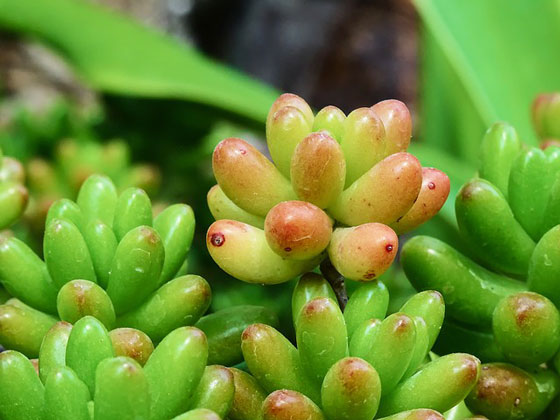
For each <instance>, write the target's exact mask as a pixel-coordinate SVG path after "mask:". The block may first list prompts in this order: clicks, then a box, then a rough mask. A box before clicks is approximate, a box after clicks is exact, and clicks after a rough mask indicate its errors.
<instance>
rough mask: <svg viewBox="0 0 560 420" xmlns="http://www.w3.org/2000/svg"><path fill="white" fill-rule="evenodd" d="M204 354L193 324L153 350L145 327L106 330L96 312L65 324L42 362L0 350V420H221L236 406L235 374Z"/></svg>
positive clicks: (49, 341)
mask: <svg viewBox="0 0 560 420" xmlns="http://www.w3.org/2000/svg"><path fill="white" fill-rule="evenodd" d="M207 358H208V343H207V340H206V337H205V335H204V333H203V332H202V331H200V330H199V329H197V328H194V327H180V328H178V329H175V330H173V331H171V332H170V333H169V334H167V335H166V336H165V337H164V338H163V340H161V342H160V343H159V344H158V345H157V346H156V347H155V348H154V346H153V344H152V342H151V341H150V339H149V338H148V337H147V336H146V335H145V334H143V333H142V332H140V331H137V330H133V329H124V330H115V331H113V332H112V333H108V332H107V329H106V328H105V326H104V325H103V324H102V323H101V322H100V321H99V320H97V319H96V318H94V317H91V316H86V317H84V318H81V319H80V320H78V321H77V322H76V323H75V324H74V325H73V326H72V325H71V324H69V323H66V322H63V321H61V322H58V323H56V324H55V325H54V326H53V327H52V328H51V329H50V330H49V331H48V333H47V334H46V336H45V338H44V340H43V342H42V345H41V350H40V354H39V359H38V360H34V361H30V360H29V359H27V358H26V357H25V356H24V355H23V354H21V353H19V352H17V351H14V350H8V351H5V352H3V353H0V417H1V418H2V419H5V420H90V419H96V420H111V419H115V420H129V419H130V420H141V419H145V420H169V419H175V420H187V419H190V420H220V419H221V418H224V417H225V416H226V415H227V413H228V411H229V409H230V407H231V405H232V403H233V396H234V379H233V374H232V373H231V372H230V371H229V370H228V369H227V368H225V367H223V366H218V365H210V366H207V365H206V363H207ZM32 362H34V363H32Z"/></svg>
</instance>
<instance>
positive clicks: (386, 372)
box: [229, 273, 480, 420]
mask: <svg viewBox="0 0 560 420" xmlns="http://www.w3.org/2000/svg"><path fill="white" fill-rule="evenodd" d="M388 302H389V295H388V291H387V289H386V287H385V285H384V284H383V283H382V282H379V281H375V282H368V283H365V284H364V285H362V286H360V287H359V288H358V289H356V290H355V291H354V293H353V294H352V295H351V297H350V299H349V301H348V304H347V306H346V308H345V309H344V312H342V311H341V309H340V308H339V305H338V304H337V302H336V297H335V294H334V291H333V290H332V288H331V287H330V285H329V283H328V282H327V281H326V280H325V279H324V278H322V277H321V276H319V275H318V274H314V273H308V274H305V275H304V276H302V277H301V279H300V280H299V282H298V284H297V286H296V288H295V289H294V293H293V297H292V313H293V318H294V326H295V330H296V338H297V348H296V347H295V346H294V345H293V344H291V343H290V341H288V339H287V338H285V337H284V336H283V335H282V334H281V333H280V332H278V331H277V330H276V329H274V328H273V327H271V326H268V325H264V324H254V325H251V326H249V327H248V328H247V329H246V330H245V331H244V332H243V336H242V345H241V346H242V350H243V355H244V358H245V361H246V363H247V366H248V368H249V371H250V372H251V375H252V376H251V375H249V374H248V373H244V372H241V371H235V370H233V373H234V378H235V394H236V395H235V397H234V403H233V407H232V411H231V413H230V416H229V417H230V419H232V420H249V419H251V420H254V419H257V418H262V419H264V420H280V419H293V420H300V419H301V420H303V419H313V420H315V419H330V420H343V419H348V420H349V419H353V420H362V419H363V420H371V419H373V418H374V417H375V418H378V417H385V416H389V417H387V418H390V419H395V420H396V419H440V418H442V417H441V415H440V414H438V413H436V412H435V411H433V410H436V411H440V412H443V411H446V410H448V409H451V408H452V407H454V406H455V405H457V404H458V403H460V402H461V401H462V400H463V398H465V396H466V395H467V394H468V393H469V391H470V390H471V389H472V387H473V386H474V384H475V383H476V381H477V378H478V375H479V369H480V362H479V361H478V359H477V358H475V357H473V356H470V355H467V354H461V353H457V354H450V355H447V356H443V357H440V358H435V359H434V360H432V361H427V359H428V353H429V351H430V349H431V347H432V345H433V343H434V341H435V339H436V338H437V335H438V333H439V330H440V327H441V324H442V322H443V317H444V310H445V308H444V303H443V299H442V297H441V295H440V294H439V293H438V292H432V291H428V292H423V293H419V294H417V295H415V296H413V297H412V298H411V299H410V300H409V301H407V302H406V303H405V305H404V306H403V307H402V308H401V311H400V312H398V313H395V314H392V315H390V316H388V317H385V315H386V311H387V306H388ZM443 377H445V387H442V386H441V381H442V378H443ZM410 410H412V411H410ZM261 415H262V417H261Z"/></svg>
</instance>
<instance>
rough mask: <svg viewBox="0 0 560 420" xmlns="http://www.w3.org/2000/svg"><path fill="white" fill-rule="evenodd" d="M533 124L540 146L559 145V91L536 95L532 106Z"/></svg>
mask: <svg viewBox="0 0 560 420" xmlns="http://www.w3.org/2000/svg"><path fill="white" fill-rule="evenodd" d="M532 117H533V125H534V127H535V130H536V131H537V134H538V135H539V137H540V138H541V140H542V147H546V146H548V145H551V144H554V145H556V146H560V92H553V93H543V94H541V95H539V96H537V97H536V99H535V100H534V102H533V108H532Z"/></svg>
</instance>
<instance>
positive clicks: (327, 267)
mask: <svg viewBox="0 0 560 420" xmlns="http://www.w3.org/2000/svg"><path fill="white" fill-rule="evenodd" d="M320 268H321V273H322V274H323V276H324V277H325V279H327V281H328V282H329V284H330V285H331V287H332V288H333V290H334V294H335V295H336V299H337V300H338V305H339V306H340V309H342V311H344V308H345V307H346V303H348V294H347V293H346V284H345V283H344V277H343V276H342V274H340V273H339V272H338V271H336V268H334V266H333V265H332V263H331V260H330V259H328V258H326V259H325V260H323V262H322V263H321V266H320Z"/></svg>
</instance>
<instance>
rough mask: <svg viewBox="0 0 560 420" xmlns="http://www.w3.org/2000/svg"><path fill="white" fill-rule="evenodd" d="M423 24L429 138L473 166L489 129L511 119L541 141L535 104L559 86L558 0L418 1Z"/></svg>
mask: <svg viewBox="0 0 560 420" xmlns="http://www.w3.org/2000/svg"><path fill="white" fill-rule="evenodd" d="M415 4H416V8H417V10H418V12H419V14H420V17H421V19H422V21H423V26H424V27H423V33H422V52H421V63H422V64H421V67H422V68H421V80H420V85H421V87H420V89H421V124H422V127H421V132H422V136H421V137H422V139H423V141H424V142H426V143H428V144H430V145H433V146H434V147H437V148H440V149H443V150H446V151H448V152H450V153H451V154H453V155H454V156H457V157H461V158H465V159H467V160H469V161H470V162H471V163H476V161H477V158H478V145H479V143H480V140H481V138H482V135H483V133H484V131H485V130H486V128H487V127H488V126H489V125H490V124H492V123H493V122H495V121H497V120H503V121H507V122H509V123H511V124H513V125H514V126H515V127H516V129H517V130H518V132H519V134H520V136H521V137H522V139H523V140H524V141H525V142H527V143H529V144H536V142H537V139H536V135H535V133H534V131H533V128H532V124H531V119H530V105H531V102H532V100H533V98H534V97H535V95H536V94H538V93H540V92H543V91H550V90H558V89H560V71H559V69H560V49H559V46H560V1H559V0H538V1H534V0H492V1H489V0H454V1H450V0H415Z"/></svg>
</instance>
